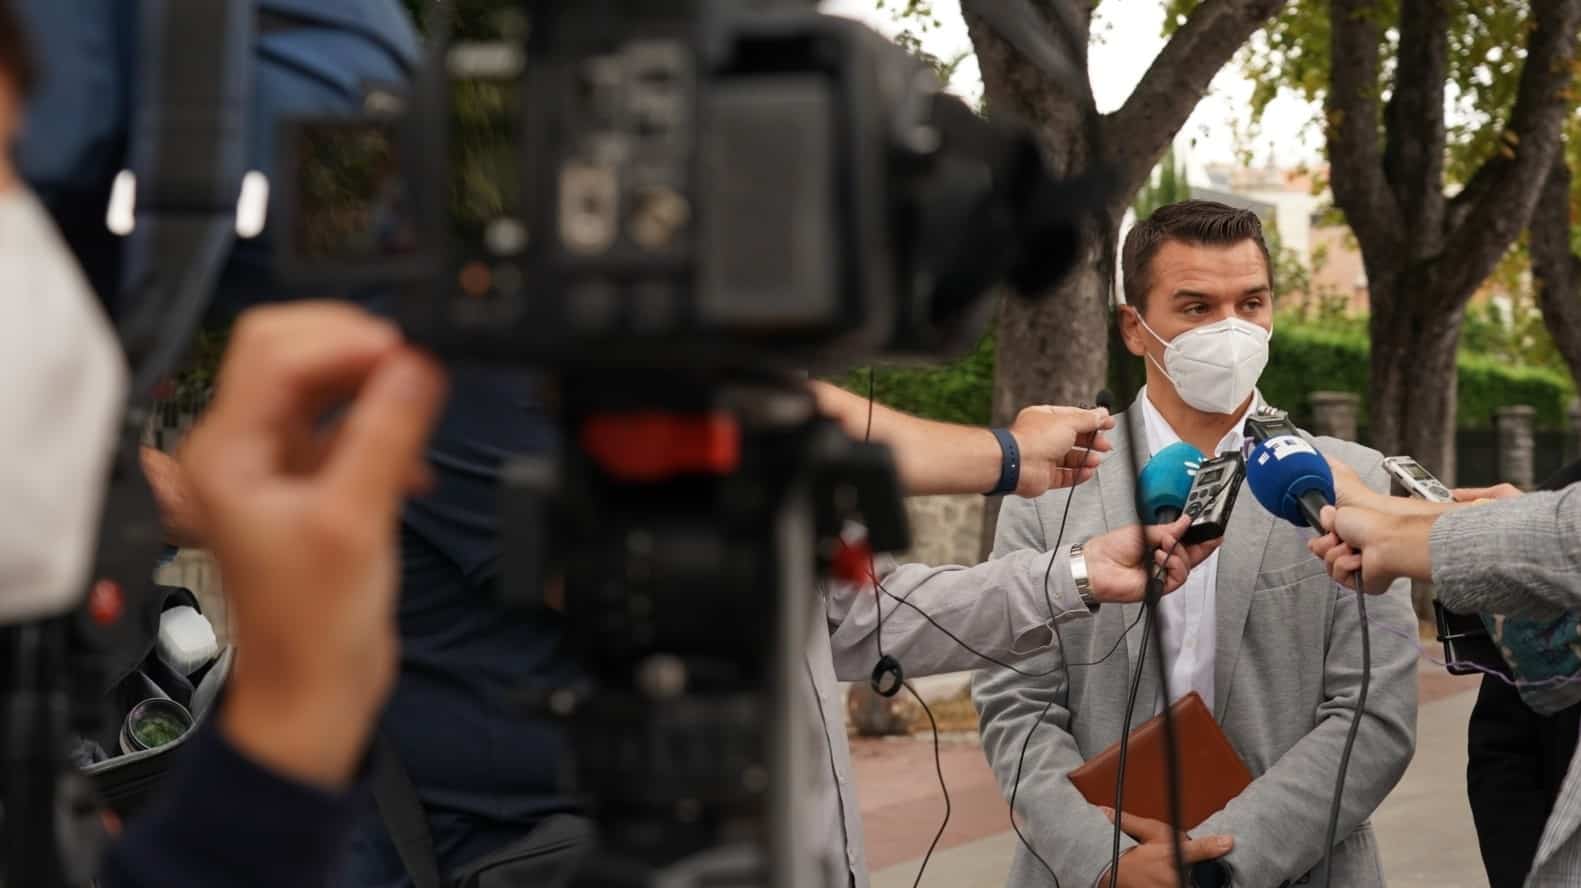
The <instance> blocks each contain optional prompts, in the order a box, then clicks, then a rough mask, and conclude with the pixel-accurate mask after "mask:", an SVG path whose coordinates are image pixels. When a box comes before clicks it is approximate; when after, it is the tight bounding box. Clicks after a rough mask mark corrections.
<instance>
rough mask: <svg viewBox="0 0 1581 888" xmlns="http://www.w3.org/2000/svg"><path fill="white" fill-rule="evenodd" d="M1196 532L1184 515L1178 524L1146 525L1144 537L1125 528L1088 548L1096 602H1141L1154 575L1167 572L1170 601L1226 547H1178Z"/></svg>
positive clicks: (1090, 543) (1214, 542)
mask: <svg viewBox="0 0 1581 888" xmlns="http://www.w3.org/2000/svg"><path fill="white" fill-rule="evenodd" d="M1190 526H1191V517H1190V516H1187V515H1182V516H1180V517H1179V518H1177V519H1176V520H1175V521H1174V523H1172V524H1154V525H1145V526H1144V527H1143V528H1142V532H1141V533H1138V532H1137V529H1136V528H1135V527H1121V528H1118V529H1116V530H1111V531H1109V532H1108V533H1106V534H1103V535H1102V536H1096V537H1093V538H1092V539H1090V540H1088V541H1087V542H1086V543H1083V544H1082V557H1083V558H1085V559H1086V561H1087V571H1088V574H1089V576H1090V577H1091V583H1092V594H1093V597H1094V598H1096V599H1098V600H1099V601H1101V602H1104V603H1106V604H1127V603H1132V602H1137V601H1141V600H1142V596H1143V593H1145V592H1146V591H1147V579H1148V574H1149V573H1150V572H1151V571H1152V570H1154V569H1157V570H1161V571H1162V572H1163V575H1164V594H1165V595H1168V594H1169V593H1171V592H1173V591H1175V590H1176V589H1179V588H1180V587H1181V586H1184V585H1185V584H1186V577H1187V576H1188V575H1189V574H1190V573H1191V569H1192V568H1194V567H1196V566H1197V565H1199V564H1201V563H1202V562H1203V561H1205V560H1207V558H1208V556H1209V555H1212V554H1213V553H1214V552H1215V551H1217V550H1218V548H1219V543H1220V542H1221V541H1220V540H1210V541H1208V542H1205V543H1195V544H1184V543H1182V544H1180V545H1178V546H1177V545H1176V543H1178V542H1180V539H1181V537H1182V536H1183V535H1184V534H1185V532H1186V528H1188V527H1190Z"/></svg>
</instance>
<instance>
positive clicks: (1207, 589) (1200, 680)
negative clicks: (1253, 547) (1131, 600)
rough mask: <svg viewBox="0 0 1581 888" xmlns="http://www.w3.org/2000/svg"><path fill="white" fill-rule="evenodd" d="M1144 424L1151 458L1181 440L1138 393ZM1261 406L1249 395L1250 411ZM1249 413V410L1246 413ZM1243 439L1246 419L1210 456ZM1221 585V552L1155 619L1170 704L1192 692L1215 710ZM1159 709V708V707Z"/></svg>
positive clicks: (1170, 596)
mask: <svg viewBox="0 0 1581 888" xmlns="http://www.w3.org/2000/svg"><path fill="white" fill-rule="evenodd" d="M1142 394H1143V397H1141V398H1140V399H1138V400H1140V401H1141V403H1142V420H1143V426H1144V428H1145V430H1146V435H1147V452H1148V455H1149V456H1152V455H1154V454H1156V453H1158V452H1159V451H1160V450H1163V449H1164V448H1165V447H1168V446H1169V445H1171V444H1174V443H1175V442H1177V441H1179V440H1180V435H1179V434H1177V433H1176V432H1175V429H1174V428H1173V427H1172V426H1170V424H1169V422H1168V421H1167V420H1165V419H1164V415H1163V414H1161V413H1159V412H1158V408H1156V407H1154V406H1153V402H1152V400H1151V399H1150V397H1149V396H1148V395H1147V389H1146V388H1145V387H1144V388H1143V389H1142ZM1260 403H1262V396H1261V395H1260V394H1259V395H1253V397H1252V406H1253V407H1255V406H1256V405H1258V404H1260ZM1247 412H1248V413H1249V412H1250V409H1248V411H1247ZM1245 440H1246V415H1245V414H1242V415H1241V418H1240V420H1239V421H1237V422H1236V423H1235V427H1234V428H1232V429H1230V430H1229V431H1228V432H1226V433H1225V435H1224V437H1223V438H1221V439H1219V443H1218V446H1217V448H1216V449H1215V450H1214V451H1213V453H1211V454H1209V455H1210V456H1218V455H1219V454H1221V453H1229V452H1231V451H1238V450H1240V449H1241V445H1242V444H1243V443H1244V442H1245ZM1218 583H1219V553H1218V552H1214V553H1213V554H1212V555H1209V556H1208V558H1207V560H1205V561H1203V562H1202V563H1201V564H1199V565H1197V566H1196V567H1194V568H1192V570H1191V574H1190V575H1189V576H1188V577H1187V578H1186V583H1185V585H1183V586H1181V587H1180V588H1179V589H1176V590H1175V591H1174V592H1171V593H1170V594H1168V595H1166V596H1164V598H1163V600H1162V601H1161V602H1160V604H1159V608H1158V616H1159V619H1160V621H1161V625H1160V628H1161V629H1162V630H1163V641H1164V662H1165V663H1166V664H1167V665H1168V666H1169V693H1170V698H1171V699H1170V702H1171V703H1173V702H1174V701H1175V700H1179V699H1180V698H1181V697H1184V696H1185V695H1186V694H1188V693H1190V692H1192V691H1196V692H1197V693H1198V694H1200V695H1201V696H1202V702H1203V703H1206V704H1207V705H1208V710H1209V711H1212V710H1213V653H1214V626H1215V623H1214V612H1213V611H1214V596H1215V590H1217V589H1218ZM1159 707H1160V710H1162V707H1163V704H1162V703H1160V704H1159Z"/></svg>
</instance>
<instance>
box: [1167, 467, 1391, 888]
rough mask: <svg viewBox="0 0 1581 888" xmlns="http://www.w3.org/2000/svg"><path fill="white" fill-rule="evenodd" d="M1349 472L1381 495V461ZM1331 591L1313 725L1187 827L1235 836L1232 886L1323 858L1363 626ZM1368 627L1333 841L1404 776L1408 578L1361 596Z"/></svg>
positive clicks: (1274, 877) (1338, 590) (1341, 594)
mask: <svg viewBox="0 0 1581 888" xmlns="http://www.w3.org/2000/svg"><path fill="white" fill-rule="evenodd" d="M1357 470H1358V471H1359V472H1361V474H1362V477H1363V478H1364V479H1365V480H1366V482H1367V484H1368V486H1369V487H1372V488H1373V489H1374V490H1387V489H1388V476H1387V475H1386V474H1385V473H1384V472H1383V469H1382V463H1381V461H1380V462H1378V463H1376V464H1374V465H1372V466H1357ZM1330 588H1331V590H1332V593H1333V595H1334V596H1336V598H1335V601H1334V604H1333V612H1332V616H1331V618H1330V628H1329V636H1328V656H1327V657H1326V658H1325V660H1324V668H1323V688H1324V695H1323V699H1322V701H1321V702H1319V704H1318V709H1317V714H1316V723H1315V725H1314V726H1313V728H1312V729H1311V730H1310V731H1309V732H1307V735H1306V736H1305V737H1302V738H1301V739H1300V740H1299V741H1297V742H1296V744H1295V745H1294V746H1292V747H1291V748H1290V749H1289V750H1287V751H1286V752H1285V754H1284V755H1282V756H1280V758H1279V760H1278V761H1277V762H1275V763H1274V764H1273V766H1272V767H1271V768H1269V769H1268V770H1267V771H1265V772H1263V774H1261V775H1260V776H1259V777H1258V778H1257V779H1256V780H1254V781H1252V785H1251V786H1249V787H1247V788H1246V789H1245V790H1244V791H1243V792H1242V793H1241V794H1240V795H1239V796H1237V797H1236V798H1235V799H1234V800H1232V801H1231V802H1230V803H1229V805H1227V806H1225V808H1224V809H1223V810H1221V811H1219V812H1217V813H1215V814H1213V815H1212V816H1210V817H1209V818H1208V819H1207V820H1205V821H1203V822H1202V823H1201V824H1200V825H1199V826H1198V827H1197V828H1196V829H1194V830H1192V834H1193V835H1198V836H1202V835H1214V834H1225V835H1231V836H1234V837H1235V849H1234V850H1233V851H1231V852H1230V853H1229V854H1228V855H1226V856H1225V857H1224V859H1223V864H1224V865H1225V867H1226V868H1228V869H1229V871H1230V875H1231V884H1232V885H1236V886H1263V885H1277V884H1280V883H1281V882H1282V881H1284V880H1288V879H1293V878H1295V877H1297V876H1299V875H1300V874H1301V873H1304V872H1306V871H1308V870H1310V869H1311V868H1312V867H1313V866H1315V865H1317V864H1318V863H1319V862H1320V861H1321V860H1322V859H1323V853H1324V847H1323V845H1324V842H1325V841H1326V840H1327V825H1328V815H1329V804H1330V802H1331V800H1332V799H1333V794H1334V775H1335V773H1336V771H1337V770H1338V768H1339V760H1340V755H1341V753H1342V751H1343V749H1344V746H1345V737H1346V735H1347V734H1348V733H1349V732H1350V726H1351V721H1352V720H1353V719H1354V717H1355V706H1356V702H1357V698H1358V696H1359V695H1360V693H1361V676H1362V657H1361V632H1362V624H1361V619H1360V611H1359V610H1358V608H1357V603H1356V597H1355V593H1353V592H1351V591H1350V590H1348V589H1344V588H1342V587H1340V586H1338V585H1333V584H1331V585H1330ZM1367 622H1368V626H1369V632H1368V637H1369V641H1370V647H1371V652H1372V670H1371V680H1370V682H1369V685H1368V693H1367V709H1366V713H1365V717H1364V718H1363V719H1362V722H1361V727H1360V728H1359V729H1358V730H1357V732H1356V745H1355V747H1354V749H1353V750H1352V753H1351V759H1350V766H1349V769H1348V770H1347V771H1346V775H1345V790H1344V794H1343V796H1342V798H1341V809H1340V818H1339V829H1338V833H1337V835H1338V836H1339V839H1340V841H1343V840H1344V837H1346V836H1349V835H1350V834H1351V833H1352V832H1354V831H1355V829H1356V828H1357V827H1358V826H1360V825H1361V824H1362V823H1363V822H1364V821H1365V820H1366V819H1367V818H1368V817H1369V816H1371V815H1372V813H1373V812H1374V811H1376V810H1377V808H1378V805H1379V804H1381V803H1382V802H1383V800H1384V798H1385V797H1387V796H1388V794H1389V792H1390V791H1391V790H1393V789H1394V787H1395V785H1396V784H1397V783H1399V781H1400V778H1401V777H1403V776H1404V775H1405V769H1406V766H1407V765H1409V764H1410V762H1411V756H1412V754H1413V753H1414V752H1415V749H1416V706H1417V678H1416V658H1417V648H1416V645H1415V644H1414V643H1413V642H1412V641H1410V639H1411V638H1414V637H1415V635H1416V616H1415V613H1414V612H1413V610H1412V608H1411V585H1410V582H1409V581H1407V580H1399V581H1397V582H1395V583H1394V584H1393V585H1392V586H1390V587H1389V591H1388V592H1387V593H1385V594H1384V595H1381V596H1377V597H1374V598H1369V599H1368V600H1367ZM1402 635H1403V636H1404V637H1402Z"/></svg>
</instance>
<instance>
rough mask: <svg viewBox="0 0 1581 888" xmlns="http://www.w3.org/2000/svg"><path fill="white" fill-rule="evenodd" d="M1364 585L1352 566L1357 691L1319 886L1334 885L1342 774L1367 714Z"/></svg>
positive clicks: (1369, 674) (1369, 646)
mask: <svg viewBox="0 0 1581 888" xmlns="http://www.w3.org/2000/svg"><path fill="white" fill-rule="evenodd" d="M1366 590H1367V584H1366V582H1365V580H1364V578H1363V575H1362V569H1361V566H1360V565H1357V566H1356V608H1357V610H1356V616H1357V618H1358V619H1359V620H1360V621H1361V688H1360V689H1359V690H1358V691H1357V692H1356V709H1355V712H1354V714H1353V715H1352V716H1351V720H1350V731H1349V732H1348V733H1346V735H1345V747H1344V749H1343V750H1341V752H1340V756H1339V773H1338V775H1337V776H1336V777H1335V780H1334V801H1333V803H1332V804H1331V805H1330V807H1329V812H1328V844H1326V845H1324V850H1323V885H1324V888H1332V886H1333V884H1334V865H1333V864H1334V838H1335V833H1336V832H1338V831H1339V814H1340V803H1341V801H1342V799H1343V794H1344V792H1345V772H1346V771H1348V770H1349V769H1350V753H1351V749H1353V748H1354V747H1355V746H1356V733H1357V732H1358V731H1359V730H1361V717H1362V715H1364V714H1365V713H1366V711H1367V690H1368V687H1369V686H1370V685H1371V684H1372V639H1371V637H1370V635H1371V633H1370V632H1369V631H1368V627H1367V591H1366Z"/></svg>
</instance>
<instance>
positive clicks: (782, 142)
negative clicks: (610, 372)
mask: <svg viewBox="0 0 1581 888" xmlns="http://www.w3.org/2000/svg"><path fill="white" fill-rule="evenodd" d="M475 3H476V0H474V4H473V5H475ZM489 5H490V7H491V9H490V10H489V11H488V12H487V14H476V15H472V14H469V13H468V11H467V10H468V7H469V4H468V3H466V2H463V3H461V4H459V7H458V8H457V9H456V10H453V11H452V10H448V9H446V11H445V12H442V13H436V16H435V21H434V23H433V24H432V25H431V26H430V28H429V31H430V35H431V38H432V53H433V58H432V59H431V64H430V65H429V66H428V69H427V72H426V74H425V75H424V79H423V82H422V84H421V86H420V87H419V89H418V90H417V91H416V92H415V93H413V94H411V95H405V96H401V95H393V94H376V93H374V94H370V96H371V98H370V101H369V103H368V105H369V109H370V113H369V114H368V116H367V117H365V118H362V119H347V118H337V119H317V120H299V121H296V122H295V123H293V124H291V125H288V126H286V127H285V128H284V130H283V131H284V133H285V136H284V139H285V143H284V144H283V145H282V148H283V152H284V161H285V163H284V164H283V170H284V176H283V178H284V179H285V183H284V184H285V189H286V192H287V193H286V194H285V195H284V199H283V201H282V206H281V212H282V213H283V214H284V215H285V217H286V218H285V221H284V226H283V228H284V230H285V231H286V236H284V237H281V238H279V239H278V248H279V249H281V250H283V255H282V256H281V266H282V270H283V271H285V272H286V274H287V275H288V276H289V277H290V278H291V279H293V280H294V281H297V282H317V283H333V284H340V285H354V286H360V285H373V284H389V285H397V286H398V287H399V292H400V295H399V297H398V316H399V319H400V321H401V322H402V325H403V327H404V328H405V329H406V331H407V334H408V336H410V337H411V338H412V339H414V340H416V341H418V342H421V343H423V344H425V345H428V346H430V347H432V348H434V349H435V350H436V351H438V352H439V353H441V354H442V355H449V356H461V357H465V358H467V359H469V360H482V361H502V362H510V363H517V364H534V365H539V366H552V367H556V368H566V367H576V366H597V367H600V368H606V367H610V366H612V365H625V366H631V367H655V366H666V367H669V366H681V367H687V368H694V369H695V368H699V367H708V366H713V367H718V368H741V367H751V368H761V367H765V366H779V367H785V368H792V367H800V368H807V367H820V366H830V365H832V364H835V363H841V362H844V363H849V362H854V361H859V360H865V359H867V358H869V357H872V356H875V355H882V356H886V357H891V358H895V357H900V358H907V357H915V358H921V357H937V356H939V355H941V354H947V353H950V352H953V351H957V350H960V349H964V348H965V347H967V346H969V345H970V344H971V343H973V342H975V341H976V339H977V337H978V336H979V335H980V334H981V332H982V330H983V329H984V327H985V326H986V322H987V318H988V315H989V313H990V312H991V308H992V305H991V300H989V299H987V298H985V296H986V295H987V294H988V293H989V292H990V291H991V289H992V288H993V287H994V286H995V285H997V284H1000V283H1008V284H1010V285H1011V286H1012V287H1013V288H1014V289H1015V290H1016V291H1018V292H1024V293H1029V294H1037V293H1040V292H1042V291H1044V290H1046V289H1047V287H1048V286H1050V285H1052V284H1053V283H1054V282H1056V281H1057V279H1058V278H1059V277H1060V276H1062V275H1063V274H1064V273H1065V272H1066V271H1067V270H1068V269H1069V268H1070V267H1071V266H1072V265H1073V264H1074V263H1075V261H1076V258H1077V255H1078V252H1079V246H1078V245H1079V238H1078V236H1077V232H1078V230H1079V227H1080V224H1081V220H1082V219H1083V218H1084V214H1085V213H1087V212H1088V210H1087V208H1086V207H1084V206H1082V203H1083V200H1084V198H1083V194H1084V188H1083V187H1082V186H1080V185H1077V184H1073V183H1066V182H1061V181H1058V180H1055V179H1053V178H1051V177H1049V176H1048V174H1047V173H1046V172H1045V167H1044V164H1043V161H1042V154H1041V151H1040V150H1039V148H1038V146H1037V143H1036V141H1035V139H1034V138H1033V137H1032V135H1031V133H1030V132H1029V131H1026V130H1023V129H1019V128H1016V127H1013V126H1008V125H1004V124H998V123H989V122H988V121H986V120H984V119H982V118H980V117H979V116H978V115H976V114H975V113H973V112H972V111H971V109H969V108H967V107H966V106H965V105H964V104H963V103H962V102H961V101H960V100H959V99H957V98H955V97H953V96H950V95H948V94H946V93H944V92H942V90H941V88H940V84H939V81H938V78H937V76H936V75H935V74H934V72H933V71H932V70H930V69H929V68H928V67H927V66H926V65H924V64H923V63H921V62H920V61H918V60H916V59H914V58H913V57H911V56H910V55H909V54H907V53H906V52H905V51H904V50H902V49H900V48H899V47H896V46H895V45H893V44H892V43H889V42H888V41H886V40H884V39H883V38H881V37H880V36H879V35H877V34H876V33H874V32H872V31H871V30H869V29H867V28H866V27H864V26H862V25H861V24H859V23H857V22H855V21H851V20H847V19H843V18H839V17H834V16H826V15H821V14H818V13H817V12H815V11H813V10H812V9H810V8H807V9H804V8H801V7H800V6H799V5H795V4H790V5H784V4H782V5H779V6H771V7H769V8H766V9H757V8H753V7H751V6H750V5H747V4H741V5H732V4H722V3H716V2H701V0H694V2H677V3H665V4H650V3H640V2H589V3H575V4H568V3H555V2H543V0H528V2H521V3H505V4H502V3H498V2H496V3H492V4H489ZM449 6H450V4H443V5H442V6H440V7H436V9H445V8H447V7H449ZM452 26H457V27H459V30H452ZM330 171H333V173H334V174H333V175H330V174H329V173H330Z"/></svg>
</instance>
